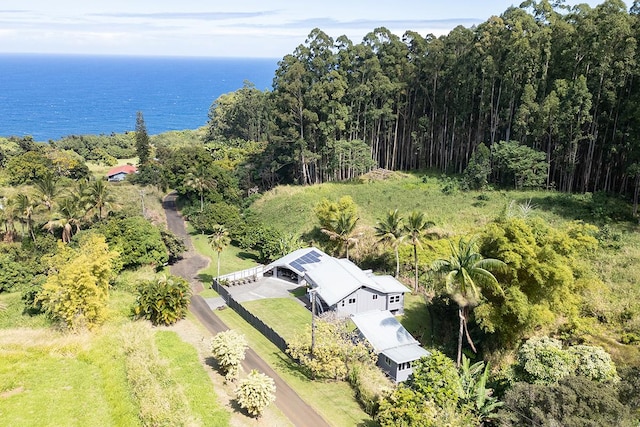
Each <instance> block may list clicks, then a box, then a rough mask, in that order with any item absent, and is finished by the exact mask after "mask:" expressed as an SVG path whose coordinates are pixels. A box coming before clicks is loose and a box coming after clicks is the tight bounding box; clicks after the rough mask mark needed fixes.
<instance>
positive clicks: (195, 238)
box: [191, 233, 258, 280]
mask: <svg viewBox="0 0 640 427" xmlns="http://www.w3.org/2000/svg"><path fill="white" fill-rule="evenodd" d="M191 241H192V242H193V246H194V248H195V249H196V251H197V252H198V253H199V254H200V255H203V256H205V257H208V258H209V259H210V260H211V262H210V263H209V266H208V267H207V268H205V269H203V270H200V275H201V276H202V277H203V278H205V279H207V280H213V278H214V277H216V275H217V270H218V253H217V252H215V251H214V250H213V249H211V246H210V245H209V242H208V241H207V236H206V235H203V234H197V233H195V234H194V233H191ZM257 265H258V263H257V262H256V260H255V255H254V254H252V253H250V252H247V251H246V250H244V249H240V248H238V247H236V246H233V245H229V246H227V247H226V248H225V249H224V250H223V251H222V252H221V253H220V274H221V275H223V274H227V273H233V272H234V271H240V270H245V269H247V268H251V267H255V266H257Z"/></svg>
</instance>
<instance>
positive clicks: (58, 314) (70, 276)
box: [36, 234, 117, 330]
mask: <svg viewBox="0 0 640 427" xmlns="http://www.w3.org/2000/svg"><path fill="white" fill-rule="evenodd" d="M116 256H117V254H116V253H114V252H110V251H109V247H108V246H107V244H106V242H105V241H104V237H102V236H100V235H95V234H93V235H91V234H89V235H87V236H86V238H85V239H83V240H82V241H81V242H80V247H79V248H78V249H72V248H70V247H68V246H66V245H65V244H63V243H62V242H60V243H59V244H58V251H57V253H56V254H55V255H53V256H51V257H50V258H49V259H47V263H48V264H49V265H50V267H51V268H50V271H51V274H49V276H48V277H47V279H46V281H45V283H44V284H43V285H42V290H41V291H40V293H39V294H38V296H37V297H36V304H37V303H40V304H42V308H43V309H44V311H46V312H47V314H49V316H50V317H51V318H52V319H54V320H56V321H60V322H61V323H62V324H63V325H64V326H65V327H66V328H67V329H70V330H77V329H80V328H84V327H89V328H91V327H93V326H95V325H97V324H99V323H101V322H102V321H103V320H104V318H105V316H106V308H107V301H108V299H109V281H110V279H111V275H112V269H111V262H112V260H113V259H114V258H115V257H116Z"/></svg>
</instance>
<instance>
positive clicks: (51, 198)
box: [35, 172, 60, 212]
mask: <svg viewBox="0 0 640 427" xmlns="http://www.w3.org/2000/svg"><path fill="white" fill-rule="evenodd" d="M35 186H36V194H37V197H38V198H39V199H40V200H41V201H42V204H44V205H45V206H46V207H47V210H48V211H49V212H51V209H52V208H53V204H54V202H55V199H56V197H57V196H58V194H60V187H59V186H58V179H57V178H56V177H55V176H54V175H53V174H52V173H50V172H49V173H46V174H44V175H43V176H42V177H40V178H39V179H38V180H37V181H36V182H35Z"/></svg>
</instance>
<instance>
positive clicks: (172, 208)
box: [162, 193, 329, 427]
mask: <svg viewBox="0 0 640 427" xmlns="http://www.w3.org/2000/svg"><path fill="white" fill-rule="evenodd" d="M175 201H176V195H175V194H174V193H172V194H169V195H167V196H166V197H165V198H164V200H163V203H162V205H163V208H164V210H165V214H166V216H167V226H168V227H169V230H171V231H172V232H173V233H174V234H176V235H177V236H180V237H181V238H182V239H183V240H184V243H185V245H186V246H187V252H186V253H185V254H184V258H183V259H182V260H180V261H179V262H177V263H175V264H174V265H172V266H171V274H173V275H176V276H180V277H183V278H185V279H187V280H188V281H189V283H191V288H192V289H193V293H194V295H193V296H192V297H191V306H190V308H189V309H190V311H191V312H192V313H193V314H194V315H195V316H196V317H197V318H198V320H200V322H201V323H202V324H203V325H204V326H205V328H207V330H208V331H209V332H210V333H211V335H215V334H217V333H218V332H222V331H225V330H228V329H229V328H228V327H227V326H226V325H225V324H224V323H223V322H222V321H221V320H220V318H219V317H218V316H216V315H215V314H214V313H213V311H212V310H211V307H209V305H208V304H207V302H206V301H205V300H204V298H202V297H201V296H200V295H197V292H200V291H201V290H202V289H203V286H202V283H200V281H199V280H198V277H197V275H198V271H200V270H201V269H202V268H204V267H206V266H207V265H208V264H209V260H208V259H206V258H204V257H202V256H200V255H198V254H197V253H196V252H195V250H194V249H193V245H192V244H191V239H190V237H189V234H188V233H187V231H186V229H185V226H184V221H183V219H182V217H181V216H180V214H179V213H178V211H177V209H176V203H175ZM242 367H243V368H244V370H245V372H250V371H251V370H252V369H257V370H258V371H260V372H263V373H264V374H266V375H268V376H270V377H271V378H273V380H274V382H275V383H276V401H275V404H276V406H277V407H278V408H279V409H280V410H281V411H282V413H283V414H284V415H285V416H286V417H287V418H288V419H289V421H291V423H292V424H293V425H295V426H314V427H322V426H329V423H327V421H326V420H325V419H324V418H322V417H321V416H320V415H319V414H318V413H317V412H316V411H315V410H314V409H313V408H312V407H311V406H309V405H308V404H307V403H306V402H305V401H303V400H302V399H301V398H300V396H298V394H297V393H296V392H295V391H294V390H293V389H292V388H291V387H289V385H288V384H287V383H286V382H284V380H283V379H282V378H280V376H279V375H278V374H277V373H276V372H275V371H274V370H273V369H271V367H270V366H269V365H268V364H267V363H266V362H265V361H264V360H263V359H262V358H261V357H260V356H258V354H257V353H256V352H255V351H253V350H252V349H251V348H250V349H248V350H247V353H246V355H245V360H244V362H243V364H242Z"/></svg>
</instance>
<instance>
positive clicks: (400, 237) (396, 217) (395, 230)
mask: <svg viewBox="0 0 640 427" xmlns="http://www.w3.org/2000/svg"><path fill="white" fill-rule="evenodd" d="M403 219H404V218H402V217H401V216H400V214H399V213H398V209H396V210H394V211H389V212H388V213H387V216H386V217H384V218H383V219H381V220H379V221H378V223H377V225H376V226H375V230H376V231H375V233H376V237H378V242H379V243H382V244H385V245H391V247H392V248H393V253H394V254H395V256H396V277H398V276H399V275H400V255H399V254H398V247H399V246H400V244H401V243H402V242H403V241H404V239H405V238H406V237H407V235H406V234H405V229H404V227H403V225H402V221H403Z"/></svg>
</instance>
